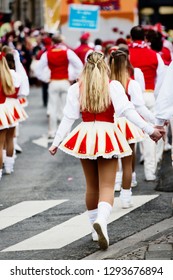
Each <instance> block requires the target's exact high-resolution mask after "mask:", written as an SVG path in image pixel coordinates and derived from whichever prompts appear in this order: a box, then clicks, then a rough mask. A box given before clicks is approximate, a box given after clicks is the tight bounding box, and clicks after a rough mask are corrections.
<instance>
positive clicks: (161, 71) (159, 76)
mask: <svg viewBox="0 0 173 280" xmlns="http://www.w3.org/2000/svg"><path fill="white" fill-rule="evenodd" d="M156 55H157V60H158V66H157V71H156V80H155V88H154V96H155V98H157V96H158V93H159V90H160V88H161V85H162V83H163V80H164V76H165V73H166V67H165V64H164V62H163V59H162V58H161V56H160V54H158V53H156ZM146 59H147V58H146Z"/></svg>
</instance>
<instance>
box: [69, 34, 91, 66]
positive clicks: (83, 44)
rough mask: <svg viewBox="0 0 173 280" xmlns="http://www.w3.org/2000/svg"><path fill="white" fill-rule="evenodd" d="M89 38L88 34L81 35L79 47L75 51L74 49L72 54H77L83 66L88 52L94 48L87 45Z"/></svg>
mask: <svg viewBox="0 0 173 280" xmlns="http://www.w3.org/2000/svg"><path fill="white" fill-rule="evenodd" d="M89 37H90V33H89V32H86V33H84V34H82V36H81V37H80V45H79V46H78V47H77V48H76V49H74V52H75V53H76V54H77V56H78V57H79V58H80V60H81V61H82V63H83V64H84V63H85V57H86V54H87V53H88V51H89V50H94V47H90V46H89V44H88V40H89Z"/></svg>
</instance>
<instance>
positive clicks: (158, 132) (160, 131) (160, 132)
mask: <svg viewBox="0 0 173 280" xmlns="http://www.w3.org/2000/svg"><path fill="white" fill-rule="evenodd" d="M164 135H165V129H164V127H163V126H160V127H159V126H157V127H155V129H154V132H153V133H152V134H151V135H150V138H151V139H152V140H153V141H155V142H156V143H157V141H158V140H159V139H160V138H162V137H164Z"/></svg>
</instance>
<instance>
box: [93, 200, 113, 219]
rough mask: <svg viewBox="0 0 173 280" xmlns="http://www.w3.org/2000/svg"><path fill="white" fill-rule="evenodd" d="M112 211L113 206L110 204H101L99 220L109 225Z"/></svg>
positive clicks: (102, 202)
mask: <svg viewBox="0 0 173 280" xmlns="http://www.w3.org/2000/svg"><path fill="white" fill-rule="evenodd" d="M111 211H112V206H111V205H110V204H109V203H108V202H105V201H101V202H99V204H98V215H97V219H99V220H102V221H103V222H104V223H106V224H107V221H108V218H109V216H110V214H111Z"/></svg>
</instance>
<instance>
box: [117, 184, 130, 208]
mask: <svg viewBox="0 0 173 280" xmlns="http://www.w3.org/2000/svg"><path fill="white" fill-rule="evenodd" d="M120 199H121V203H122V208H130V207H132V206H133V203H132V190H131V188H130V189H121V192H120Z"/></svg>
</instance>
